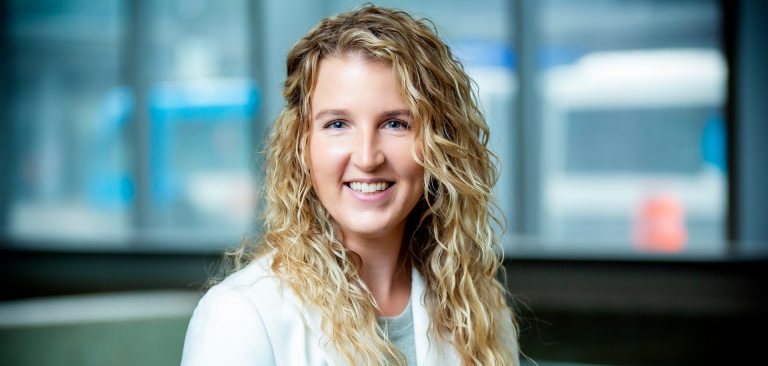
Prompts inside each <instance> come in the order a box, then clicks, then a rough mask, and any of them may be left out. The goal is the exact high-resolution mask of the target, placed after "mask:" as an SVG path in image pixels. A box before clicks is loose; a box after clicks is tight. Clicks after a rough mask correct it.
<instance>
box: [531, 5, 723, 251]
mask: <svg viewBox="0 0 768 366" xmlns="http://www.w3.org/2000/svg"><path fill="white" fill-rule="evenodd" d="M539 4H540V8H539V9H538V10H539V14H540V20H541V23H540V29H539V32H540V34H541V41H542V48H541V50H542V52H541V55H540V59H539V61H540V81H541V85H540V87H541V98H542V113H541V117H542V119H541V124H542V139H543V140H542V143H541V154H542V177H541V178H542V182H541V186H542V200H541V202H542V206H543V207H542V214H541V215H542V217H541V235H542V237H543V239H544V242H545V243H546V245H549V246H552V247H556V248H560V249H571V250H573V251H592V250H600V251H604V252H609V253H610V252H625V253H630V252H634V251H651V252H663V253H669V252H685V253H693V254H699V253H713V252H721V251H723V250H725V244H724V239H725V237H724V236H725V234H724V225H725V206H726V202H725V197H726V196H725V192H726V190H725V189H726V183H727V182H726V172H725V169H726V167H725V155H724V152H725V146H724V144H725V136H724V126H723V103H724V100H725V86H726V76H727V66H726V64H725V61H724V57H723V54H722V50H721V46H720V44H719V43H718V42H719V38H720V36H719V34H720V30H719V24H720V19H719V17H720V15H719V10H718V3H717V2H716V1H655V0H638V1H604V0H582V1H559V0H547V1H542V2H539Z"/></svg>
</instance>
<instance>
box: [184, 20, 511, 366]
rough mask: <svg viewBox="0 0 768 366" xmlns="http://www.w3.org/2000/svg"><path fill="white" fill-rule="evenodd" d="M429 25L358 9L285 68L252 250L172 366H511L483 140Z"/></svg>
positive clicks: (302, 45)
mask: <svg viewBox="0 0 768 366" xmlns="http://www.w3.org/2000/svg"><path fill="white" fill-rule="evenodd" d="M428 24H429V23H428V21H425V20H415V19H413V18H412V17H411V16H410V15H408V14H406V13H403V12H400V11H395V10H389V9H382V8H378V7H375V6H367V7H364V8H362V9H360V10H357V11H353V12H350V13H344V14H340V15H338V16H335V17H331V18H327V19H325V20H323V21H322V22H321V23H320V24H319V25H318V26H317V27H315V28H314V29H312V30H311V31H310V32H309V33H308V34H307V35H306V36H305V37H304V38H302V39H301V40H300V41H299V42H298V43H297V44H296V45H295V46H294V47H293V49H292V50H291V51H290V53H289V54H288V60H287V79H286V83H285V90H284V96H285V98H286V107H285V109H284V110H283V111H282V113H281V115H280V116H279V117H278V119H277V120H276V121H275V123H274V126H273V129H272V133H271V135H270V140H269V145H268V146H269V148H268V151H267V155H266V169H267V171H266V181H265V184H264V189H265V194H264V197H265V198H266V206H265V220H264V223H263V229H264V230H263V236H262V238H261V240H260V241H258V242H254V243H250V242H247V243H244V244H243V246H242V247H241V248H240V250H239V251H237V252H235V253H232V256H233V257H234V260H235V264H236V266H235V270H236V271H235V272H234V273H233V274H231V275H230V276H229V277H227V278H226V279H225V280H224V281H222V282H221V283H219V284H217V285H216V286H214V287H213V288H211V289H210V290H209V291H208V293H207V294H206V296H204V297H203V299H202V300H201V301H200V303H199V305H198V307H197V309H196V310H195V314H194V316H193V317H192V320H191V322H190V325H189V329H188V331H187V338H186V342H185V348H184V356H183V361H182V363H183V364H185V365H209V364H210V365H212V364H227V365H240V364H243V365H244V364H259V365H263V364H267V365H329V364H330V365H338V364H353V365H358V364H364V365H372V364H382V365H383V364H401V365H402V364H409V365H454V364H463V365H518V364H519V360H518V346H517V330H516V327H515V325H514V321H513V317H512V313H511V311H510V310H509V309H508V307H507V305H506V303H505V300H504V290H503V288H502V286H501V284H500V283H499V282H498V281H497V280H496V279H495V277H496V273H497V270H498V268H499V263H500V261H499V258H498V257H497V252H496V249H497V247H498V242H497V239H496V235H495V234H496V233H494V230H493V228H494V226H493V223H494V222H498V221H499V220H498V219H497V217H496V216H494V212H495V211H494V207H495V203H494V201H493V196H492V194H491V188H492V187H493V184H494V183H495V181H496V177H497V174H496V170H495V167H494V165H493V163H492V161H491V156H492V155H491V153H490V151H489V150H488V149H487V143H488V127H487V125H486V123H485V120H484V118H483V116H482V114H481V113H480V111H479V109H478V107H477V104H476V101H475V98H474V95H473V93H472V90H471V87H470V85H471V81H470V79H469V77H468V76H467V75H466V73H465V72H464V71H463V67H462V66H461V64H460V63H459V62H458V61H457V60H456V59H455V58H454V57H453V55H452V53H451V50H450V49H449V48H448V47H447V46H446V45H445V44H444V43H443V42H442V41H441V40H440V39H439V38H438V37H437V35H436V34H435V32H434V30H433V29H432V28H431V27H430V26H429V25H428Z"/></svg>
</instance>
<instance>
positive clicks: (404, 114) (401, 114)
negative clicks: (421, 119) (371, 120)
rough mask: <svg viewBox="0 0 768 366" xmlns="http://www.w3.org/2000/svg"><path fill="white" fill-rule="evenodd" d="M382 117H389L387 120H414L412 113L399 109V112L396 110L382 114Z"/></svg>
mask: <svg viewBox="0 0 768 366" xmlns="http://www.w3.org/2000/svg"><path fill="white" fill-rule="evenodd" d="M382 116H384V117H387V118H393V117H407V118H412V117H413V114H412V113H411V111H409V110H407V109H398V110H394V111H386V112H384V113H382Z"/></svg>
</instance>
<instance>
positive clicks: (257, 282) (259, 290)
mask: <svg viewBox="0 0 768 366" xmlns="http://www.w3.org/2000/svg"><path fill="white" fill-rule="evenodd" d="M283 287H284V286H283V285H282V283H281V281H280V278H279V277H278V275H277V274H276V273H275V272H274V271H273V270H272V256H271V255H264V256H262V257H259V258H257V259H255V260H253V261H252V262H250V263H249V264H248V265H246V266H245V267H243V268H241V269H239V270H237V271H236V272H234V273H232V274H230V275H228V276H227V277H226V278H225V279H224V280H223V281H221V282H219V283H218V284H216V285H215V286H213V287H211V288H210V289H209V290H208V291H207V292H206V294H205V295H204V296H203V299H206V298H209V299H210V298H231V297H244V298H246V299H248V300H249V301H250V302H251V303H252V304H253V305H254V306H257V305H259V304H260V303H263V302H266V301H267V300H268V301H269V303H273V302H274V300H275V298H276V297H283V296H285V295H286V293H285V289H284V288H283ZM257 307H258V306H257Z"/></svg>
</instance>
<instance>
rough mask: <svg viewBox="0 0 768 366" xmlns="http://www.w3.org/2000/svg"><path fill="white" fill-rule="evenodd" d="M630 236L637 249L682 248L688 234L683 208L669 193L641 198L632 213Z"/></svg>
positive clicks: (678, 250)
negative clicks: (634, 212)
mask: <svg viewBox="0 0 768 366" xmlns="http://www.w3.org/2000/svg"><path fill="white" fill-rule="evenodd" d="M633 239H634V243H635V245H636V246H637V248H638V249H640V250H645V251H653V252H665V253H675V252H680V251H682V250H683V249H684V247H685V243H686V241H687V240H688V234H687V232H686V229H685V209H684V208H683V204H682V203H681V202H680V200H679V199H678V198H677V197H675V196H673V195H670V194H655V195H652V196H649V197H648V198H646V199H644V200H643V201H642V202H641V204H640V207H639V209H638V211H637V214H636V216H635V220H634V230H633Z"/></svg>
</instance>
